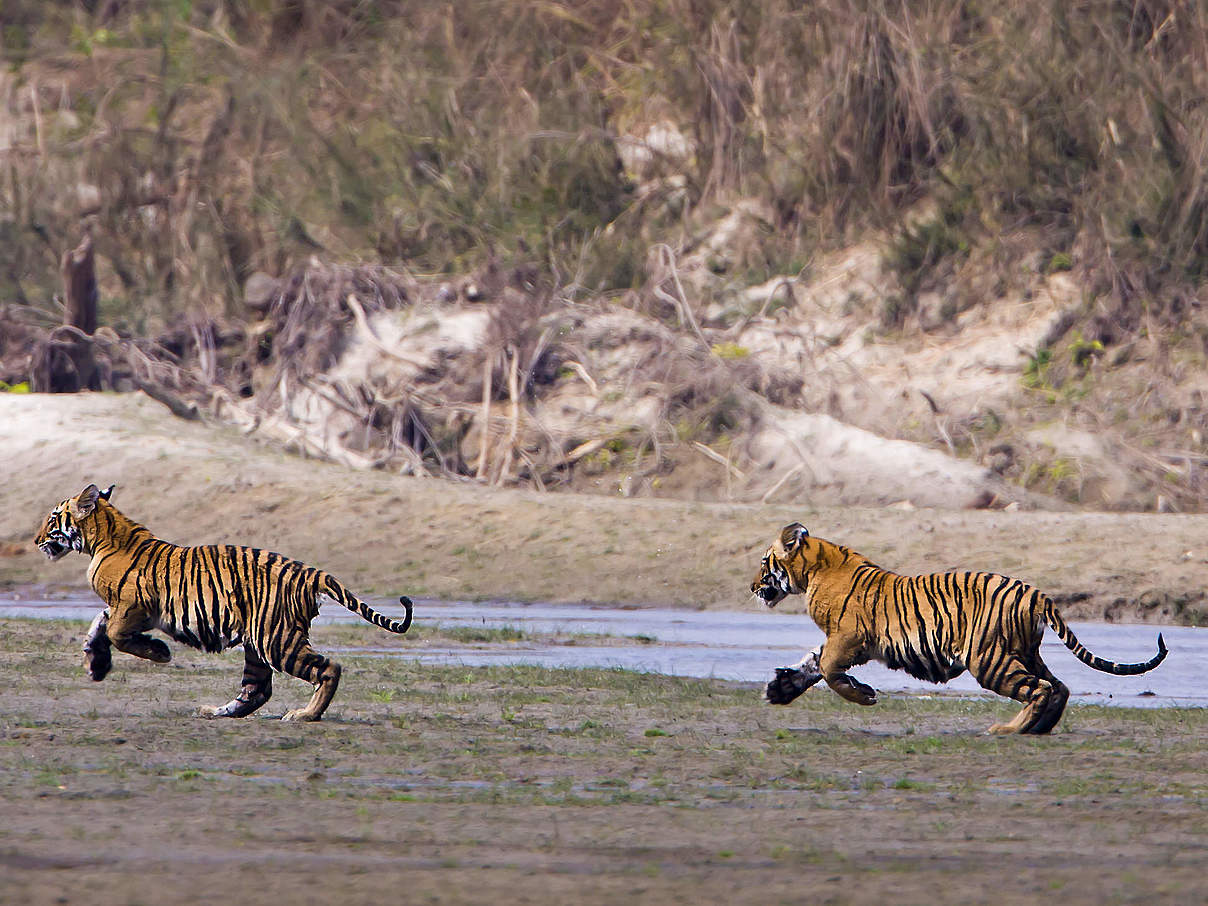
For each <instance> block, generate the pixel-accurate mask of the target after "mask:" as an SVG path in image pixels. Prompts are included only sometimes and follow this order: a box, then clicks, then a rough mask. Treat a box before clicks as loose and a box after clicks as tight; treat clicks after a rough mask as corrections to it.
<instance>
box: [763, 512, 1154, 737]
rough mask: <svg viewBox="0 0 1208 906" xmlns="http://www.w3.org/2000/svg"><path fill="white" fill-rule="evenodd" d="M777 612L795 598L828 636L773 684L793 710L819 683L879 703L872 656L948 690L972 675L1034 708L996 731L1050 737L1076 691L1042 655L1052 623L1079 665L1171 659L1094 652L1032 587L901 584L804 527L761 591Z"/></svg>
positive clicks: (984, 577)
mask: <svg viewBox="0 0 1208 906" xmlns="http://www.w3.org/2000/svg"><path fill="white" fill-rule="evenodd" d="M751 591H752V593H753V594H755V595H757V596H758V597H759V598H760V599H762V601H763V602H764V603H765V604H766V605H767V606H768V607H775V606H776V605H777V604H778V603H780V601H782V600H783V599H784V598H785V597H787V596H788V595H791V594H802V595H805V602H806V608H807V610H808V611H809V614H810V616H811V617H812V618H813V620H814V622H815V623H817V624H818V627H819V628H820V629H821V630H822V631H823V632H825V633H826V641H825V643H824V644H823V645H822V648H821V650H820V651H818V650H815V651H813V652H811V653H810V654H809V655H807V656H806V657H805V659H804V660H802V661H801V663H799V664H797V665H794V666H792V667H781V668H778V669H777V671H776V677H775V678H774V679H773V680H772V681H771V682H770V683H768V687H767V699H768V701H770V702H772V703H773V704H788V703H789V702H790V701H792V700H793V699H795V698H796V697H797V696H798V695H800V694H801V693H803V692H804V691H805V690H806V689H808V688H810V686H812V685H813V684H814V683H816V682H818V681H819V680H826V683H827V685H829V686H830V687H831V689H833V690H834V691H835V692H837V693H838V694H839V695H841V696H842V697H843V698H845V699H847V700H848V701H852V702H855V703H857V704H860V705H874V704H876V700H877V699H876V691H875V690H874V689H872V688H871V687H869V686H867V685H865V684H864V683H861V682H859V681H858V680H856V679H854V678H852V677H850V676H848V675H847V673H846V672H845V671H846V670H847V669H848V668H849V667H854V666H858V665H860V664H866V663H868V661H869V660H874V659H875V660H879V661H883V662H884V663H885V664H886V665H887V666H889V667H891V668H894V669H900V670H905V671H906V672H907V673H909V674H910V675H911V676H914V677H917V678H919V679H922V680H928V681H930V682H933V683H943V682H947V681H948V680H950V679H953V678H955V677H957V676H959V675H960V674H961V673H963V672H964V671H965V670H968V671H969V672H970V673H971V674H972V675H973V677H974V678H975V679H976V680H977V681H978V682H979V683H980V684H981V685H982V686H983V687H984V688H986V689H989V690H990V691H992V692H997V693H998V694H999V695H1004V696H1007V697H1008V698H1013V699H1015V700H1016V701H1018V702H1022V703H1023V709H1022V710H1021V711H1020V712H1019V714H1018V715H1017V716H1016V717H1015V719H1014V720H1012V721H1011V722H1009V723H1006V724H994V725H993V726H992V727H990V730H989V732H991V733H1048V732H1049V731H1050V730H1052V729H1053V727H1054V726H1055V725H1056V724H1057V722H1058V721H1059V720H1060V719H1061V715H1062V713H1064V711H1065V704H1066V701H1067V699H1068V698H1069V694H1070V692H1069V689H1068V688H1066V686H1065V684H1064V683H1062V682H1061V681H1060V680H1058V679H1057V678H1056V677H1054V676H1053V674H1052V673H1050V672H1049V670H1048V668H1047V667H1046V666H1045V664H1044V662H1043V661H1042V660H1041V659H1040V639H1041V636H1042V635H1043V634H1044V625H1045V624H1046V623H1047V624H1048V625H1049V626H1051V627H1052V628H1053V629H1054V630H1056V632H1057V635H1058V637H1059V638H1060V639H1061V641H1062V642H1064V643H1065V645H1066V647H1067V648H1069V649H1070V651H1072V652H1073V653H1074V655H1075V656H1076V657H1077V658H1078V660H1080V661H1082V663H1084V664H1086V665H1087V666H1089V667H1093V668H1094V669H1096V670H1102V671H1104V672H1106V673H1114V674H1117V675H1130V674H1137V673H1145V672H1146V671H1148V670H1152V669H1153V668H1154V667H1156V666H1158V664H1160V663H1162V661H1163V660H1164V659H1165V657H1166V643H1165V642H1164V641H1163V639H1162V636H1161V635H1160V634H1159V635H1158V653H1157V654H1156V655H1154V656H1153V658H1151V659H1150V660H1148V661H1146V662H1145V663H1142V664H1117V663H1114V662H1112V661H1108V660H1104V659H1103V658H1100V657H1097V656H1096V655H1094V654H1092V653H1091V652H1089V651H1088V650H1087V649H1086V648H1085V647H1084V646H1083V645H1082V644H1081V643H1080V642H1079V641H1078V639H1077V638H1076V637H1075V636H1074V633H1073V632H1071V631H1070V628H1069V626H1067V625H1066V623H1065V620H1063V619H1062V617H1061V614H1060V613H1059V612H1058V611H1057V608H1056V607H1055V606H1054V605H1053V602H1052V601H1050V600H1049V599H1048V597H1046V596H1045V595H1044V594H1043V593H1041V592H1040V591H1039V590H1038V589H1036V588H1034V587H1033V586H1031V585H1028V584H1027V583H1026V582H1022V581H1020V580H1019V579H1011V578H1009V577H1007V576H1000V575H995V574H993V573H976V572H963V573H937V574H934V575H929V576H899V575H896V574H894V573H891V572H888V571H886V570H883V569H881V568H880V567H878V566H876V565H875V564H873V563H872V562H870V561H869V560H868V558H866V557H864V556H862V555H860V554H858V553H856V552H855V551H852V550H849V549H848V548H846V547H841V546H840V545H837V544H832V543H831V542H829V541H824V540H823V539H821V538H813V537H810V534H809V531H807V530H806V528H805V526H803V525H801V524H800V523H796V522H795V523H793V524H792V525H788V526H785V528H784V529H783V530H782V531H781V533H780V537H779V538H777V539H776V541H775V542H774V543H773V544H772V546H771V547H770V548H769V549H768V552H767V553H766V554H765V555H764V557H763V562H762V563H761V565H760V568H759V574H758V575H757V576H756V577H755V581H754V582H752V583H751Z"/></svg>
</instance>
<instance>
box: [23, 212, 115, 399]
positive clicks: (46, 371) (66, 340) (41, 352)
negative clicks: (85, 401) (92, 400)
mask: <svg viewBox="0 0 1208 906" xmlns="http://www.w3.org/2000/svg"><path fill="white" fill-rule="evenodd" d="M62 273H63V291H64V299H63V302H64V304H63V325H64V327H67V328H74V330H63V329H62V328H56V329H55V330H54V331H52V332H51V334H50V337H49V338H48V339H47V342H46V344H45V345H44V346H43V347H42V348H40V349H38V350H37V351H36V352H35V354H34V361H33V367H32V369H31V371H32V372H33V373H32V374H31V375H30V378H31V380H30V385H31V387H30V389H32V390H33V391H34V392H36V393H75V392H76V391H77V390H100V389H101V372H100V369H99V368H98V367H97V363H96V356H95V354H94V351H93V344H92V342H91V340H90V339H88V338H90V337H91V336H92V335H93V334H94V333H96V327H97V298H98V293H97V287H96V267H95V262H94V258H93V253H92V237H91V236H85V237H84V241H83V242H81V243H80V244H79V245H78V246H76V247H75V248H74V249H72V250H71V251H68V252H64V253H63V262H62Z"/></svg>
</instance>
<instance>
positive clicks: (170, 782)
mask: <svg viewBox="0 0 1208 906" xmlns="http://www.w3.org/2000/svg"><path fill="white" fill-rule="evenodd" d="M334 628H335V627H331V629H334ZM342 629H343V630H344V634H343V635H341V636H340V637H339V642H340V643H341V644H345V645H347V644H348V643H349V642H355V641H356V639H355V638H350V636H349V635H348V633H347V627H343V628H342ZM328 630H329V627H320V628H318V629H317V630H316V636H315V640H316V643H317V644H318V646H319V647H324V645H325V640H326V642H327V644H330V643H331V641H332V640H331V639H326V637H325V635H324V633H326V632H327V631H328ZM82 631H83V624H74V623H66V622H36V621H24V620H12V621H7V622H5V623H4V624H3V626H0V645H2V647H3V650H4V652H5V666H6V677H7V681H6V682H5V683H4V684H3V686H2V687H0V810H2V812H3V814H4V821H3V822H2V823H0V874H2V875H3V878H4V883H3V884H0V902H4V903H23V904H54V903H77V902H79V903H100V904H107V903H123V904H139V903H147V904H150V903H165V902H188V903H227V902H229V901H230V897H231V896H232V893H233V892H234V891H237V890H240V889H244V890H255V891H256V893H257V898H258V899H262V900H264V901H266V902H274V901H277V902H290V903H324V904H325V903H330V902H343V903H383V902H408V903H421V902H423V903H464V902H470V901H481V900H483V899H490V900H493V901H499V902H508V903H568V902H574V903H613V902H649V903H679V902H683V903H694V904H695V903H760V904H767V903H802V902H814V903H868V902H877V901H881V902H899V903H938V904H942V903H958V902H959V903H969V902H994V903H1002V904H1010V903H1035V902H1044V901H1047V900H1049V899H1050V898H1055V897H1060V898H1061V900H1062V901H1063V902H1070V903H1083V902H1085V903H1096V904H1098V903H1129V902H1145V903H1151V902H1172V903H1173V902H1179V903H1193V902H1203V901H1204V900H1205V898H1206V897H1208V872H1206V871H1205V869H1208V785H1206V783H1208V782H1206V780H1205V774H1204V770H1203V767H1204V759H1203V753H1204V750H1205V745H1206V743H1208V711H1205V710H1203V709H1193V710H1174V709H1162V710H1153V711H1149V710H1140V709H1135V710H1134V709H1125V708H1114V709H1108V708H1099V707H1094V706H1077V705H1075V706H1071V708H1070V709H1069V711H1068V712H1067V716H1066V718H1065V720H1064V721H1063V722H1062V724H1060V725H1059V727H1058V731H1057V732H1056V733H1054V735H1053V736H1051V737H1049V738H1009V739H1004V738H996V737H989V736H985V735H983V734H982V733H981V731H982V730H984V729H985V727H986V726H987V725H988V724H989V723H991V722H992V721H993V720H996V719H999V718H1001V717H1004V716H1006V715H1007V714H1009V713H1011V711H1012V710H1013V706H1012V705H1011V704H1010V703H1007V702H1004V701H1001V700H967V699H953V698H949V697H944V696H931V697H893V696H890V697H887V698H885V699H884V700H883V701H882V703H881V704H879V705H878V706H877V707H875V708H872V709H865V708H857V707H855V706H852V705H847V704H845V703H843V702H841V701H840V700H839V699H838V698H837V697H836V696H834V695H833V694H831V693H829V692H828V691H826V690H821V689H815V690H811V691H810V692H809V693H807V694H806V695H805V696H804V697H803V698H802V699H800V700H798V702H796V703H795V704H793V705H791V706H789V707H786V708H775V707H773V706H770V705H767V704H764V703H763V702H761V701H760V700H759V690H758V689H757V688H754V687H752V686H748V685H738V684H730V683H723V682H716V681H696V680H681V679H673V678H667V677H659V676H644V675H638V674H633V673H626V672H623V671H611V670H598V671H564V670H545V669H540V668H523V667H522V668H506V669H496V668H475V669H468V668H464V667H444V668H439V667H429V666H421V665H416V664H411V663H407V662H405V661H401V660H398V659H386V658H375V657H370V656H365V655H358V654H357V653H356V650H355V649H356V646H355V645H352V646H350V647H351V650H348V651H346V652H345V653H344V654H342V655H341V660H342V661H343V664H344V667H345V673H344V681H343V684H342V686H341V688H340V691H339V693H338V695H337V697H336V699H335V702H334V703H333V705H332V707H331V710H330V711H329V712H328V716H327V719H325V720H324V721H323V722H322V723H319V724H310V725H297V724H284V723H282V722H280V721H279V720H277V719H276V718H278V717H279V716H280V715H281V713H283V712H284V710H285V709H286V708H287V707H293V706H295V705H297V704H299V703H301V702H302V701H303V700H304V699H305V697H306V695H307V694H308V691H309V690H308V689H305V688H303V687H302V685H301V684H300V683H297V682H296V681H291V680H288V679H286V678H281V679H280V680H279V681H278V683H277V685H276V696H275V697H274V699H273V700H272V701H270V702H269V703H268V705H266V706H265V708H264V710H263V712H262V713H261V714H258V715H256V716H254V717H252V718H249V719H246V720H241V721H207V720H203V719H200V718H197V717H195V716H193V714H194V712H195V710H196V707H197V706H198V705H199V704H215V703H218V702H221V701H224V700H226V698H227V697H228V695H229V693H230V692H232V691H233V689H234V688H235V685H236V684H237V682H238V678H239V673H240V661H239V658H238V657H236V656H234V655H226V656H212V655H210V656H207V655H203V654H201V653H197V652H192V651H188V650H182V649H179V648H177V649H176V656H177V659H176V660H175V661H174V662H173V663H172V664H171V665H167V666H162V667H161V666H156V665H152V664H148V663H145V662H139V661H136V660H135V659H133V658H125V657H122V658H120V659H119V660H118V662H117V663H116V666H115V670H114V672H113V674H112V675H111V677H110V678H109V679H107V680H106V681H105V682H104V683H99V684H98V683H92V682H90V681H89V680H88V679H87V678H86V677H85V675H84V673H83V670H82V668H81V666H80V664H79V657H78V645H79V638H80V635H81V633H82ZM365 632H366V635H365V637H364V641H369V638H370V636H369V635H368V634H369V633H373V637H374V638H375V639H376V643H377V644H380V643H381V642H380V636H381V634H380V633H377V632H376V631H375V630H372V629H371V628H368V627H367V628H366V630H365ZM399 644H400V645H402V644H408V643H407V642H406V640H405V639H404V640H401V641H400V642H399Z"/></svg>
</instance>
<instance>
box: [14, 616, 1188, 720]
mask: <svg viewBox="0 0 1208 906" xmlns="http://www.w3.org/2000/svg"><path fill="white" fill-rule="evenodd" d="M371 603H372V605H373V606H374V607H375V608H376V609H378V610H380V611H381V612H382V613H385V614H387V615H388V616H393V617H399V616H401V615H402V608H401V607H399V606H398V604H396V603H393V602H390V601H376V600H373V601H371ZM754 607H755V605H752V610H750V611H737V612H736V611H684V610H658V609H646V608H640V609H623V608H609V607H590V606H584V605H550V604H507V603H491V604H482V603H462V602H438V601H423V600H419V601H416V602H415V619H416V621H417V623H421V622H422V623H424V624H437V625H440V626H443V627H447V628H456V627H471V626H473V627H483V628H493V629H499V628H513V629H516V630H519V631H520V632H521V633H523V634H524V638H523V639H522V640H521V641H519V642H503V643H498V644H490V645H451V646H441V647H428V646H425V647H424V648H422V649H421V648H397V647H393V646H391V645H390V644H389V643H388V641H387V640H388V639H389V638H390V636H389V635H387V634H383V642H384V644H382V645H381V646H377V647H371V648H361V647H358V648H347V649H334V648H330V647H329V648H328V649H327V650H328V651H331V652H335V651H337V650H344V651H347V652H348V653H356V654H362V655H364V654H369V655H376V656H381V657H402V658H407V659H409V660H415V661H420V662H423V663H435V664H464V665H466V666H480V665H487V664H492V665H508V664H534V665H539V666H543V667H572V668H574V667H620V668H624V669H627V670H637V671H644V672H649V673H662V674H667V675H671V676H690V677H706V678H707V677H712V678H717V679H727V680H741V681H747V682H765V681H766V680H768V679H770V678H771V676H772V673H773V671H774V668H776V667H778V666H783V665H787V664H793V663H796V662H797V661H798V660H800V658H801V657H802V655H803V654H804V653H805V652H806V650H808V649H810V648H813V647H814V646H815V645H819V644H821V643H822V641H823V636H822V633H821V632H820V631H819V630H818V628H817V627H816V626H815V625H814V623H813V621H812V620H810V619H809V617H807V616H805V615H804V614H799V613H779V612H769V611H763V610H755V609H754ZM98 608H99V601H98V600H97V599H96V598H95V597H93V596H91V595H88V594H81V595H74V596H65V597H60V598H53V599H52V598H51V597H50V596H47V595H41V596H38V595H32V596H24V595H12V594H6V595H0V618H3V617H5V616H12V617H17V616H23V617H40V618H45V619H91V618H92V617H93V616H94V615H95V614H96V612H97V610H98ZM316 622H317V623H319V624H324V623H356V622H360V618H359V617H357V616H356V615H354V614H352V613H350V612H348V611H346V610H344V609H342V608H340V607H338V606H335V605H329V606H327V607H324V608H323V610H322V612H321V613H320V615H319V618H318V620H317V621H316ZM1070 625H1071V628H1073V630H1074V632H1075V633H1076V634H1077V636H1078V638H1079V640H1080V641H1081V642H1082V643H1083V644H1084V645H1086V646H1087V647H1088V648H1089V649H1090V650H1091V651H1093V652H1095V653H1096V654H1098V655H1099V656H1100V657H1105V658H1108V659H1110V660H1114V661H1118V662H1121V663H1125V662H1135V661H1145V660H1148V659H1149V658H1150V657H1151V656H1152V655H1153V654H1154V652H1155V651H1156V646H1157V636H1158V632H1159V631H1161V632H1162V634H1163V635H1164V636H1165V638H1166V644H1167V646H1168V647H1169V648H1170V655H1169V656H1168V657H1167V659H1166V660H1165V662H1163V663H1162V664H1161V665H1160V666H1159V667H1157V668H1156V669H1155V670H1153V671H1151V672H1150V673H1146V674H1142V675H1140V676H1112V675H1110V674H1106V673H1101V672H1099V671H1097V670H1092V669H1091V668H1090V667H1087V666H1086V665H1084V664H1082V663H1081V662H1080V661H1078V660H1077V659H1076V658H1075V657H1074V656H1073V654H1071V653H1070V652H1069V650H1067V649H1066V647H1065V646H1064V645H1062V644H1061V642H1060V641H1059V640H1058V639H1057V637H1056V635H1055V634H1054V633H1052V632H1048V633H1046V634H1045V640H1044V643H1043V645H1042V648H1041V651H1042V654H1043V657H1044V660H1045V663H1047V664H1048V665H1049V668H1050V669H1051V670H1052V671H1053V673H1055V674H1056V675H1057V676H1058V677H1060V678H1061V680H1062V681H1063V682H1064V683H1065V684H1066V685H1067V686H1069V687H1070V691H1071V697H1070V700H1071V701H1074V702H1083V703H1092V704H1109V705H1121V706H1128V707H1170V706H1176V705H1184V706H1198V707H1204V706H1208V683H1206V682H1205V677H1206V675H1208V629H1197V628H1193V627H1186V626H1164V627H1155V626H1147V625H1132V624H1118V623H1071V624H1070ZM555 634H557V635H575V636H576V637H577V638H576V639H575V644H573V645H566V644H554V643H553V642H552V641H546V640H544V639H542V638H541V636H548V635H555ZM592 636H601V637H605V636H611V637H613V638H612V639H609V642H611V644H593V641H592V638H591V637H592ZM618 640H620V643H618ZM601 641H602V639H601ZM852 674H853V675H854V676H856V677H858V678H859V679H861V680H863V681H864V682H866V683H869V684H870V685H872V686H874V687H876V688H877V689H879V690H881V691H883V692H912V693H920V692H923V693H926V692H936V693H938V692H941V691H943V692H948V693H952V692H956V693H961V694H966V695H971V694H989V693H986V692H985V690H983V689H981V687H980V686H978V685H977V683H976V682H975V681H974V680H973V679H972V678H971V677H970V676H969V675H968V674H967V673H966V674H964V675H962V676H959V677H957V678H956V679H955V680H953V681H952V682H950V683H947V684H946V685H944V686H936V685H933V684H931V683H925V682H922V681H919V680H916V679H914V678H913V677H911V676H908V675H907V674H905V673H902V672H901V671H896V670H889V669H888V668H886V667H884V666H883V665H880V664H875V663H874V664H867V665H865V666H863V667H858V668H855V669H853V670H852Z"/></svg>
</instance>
